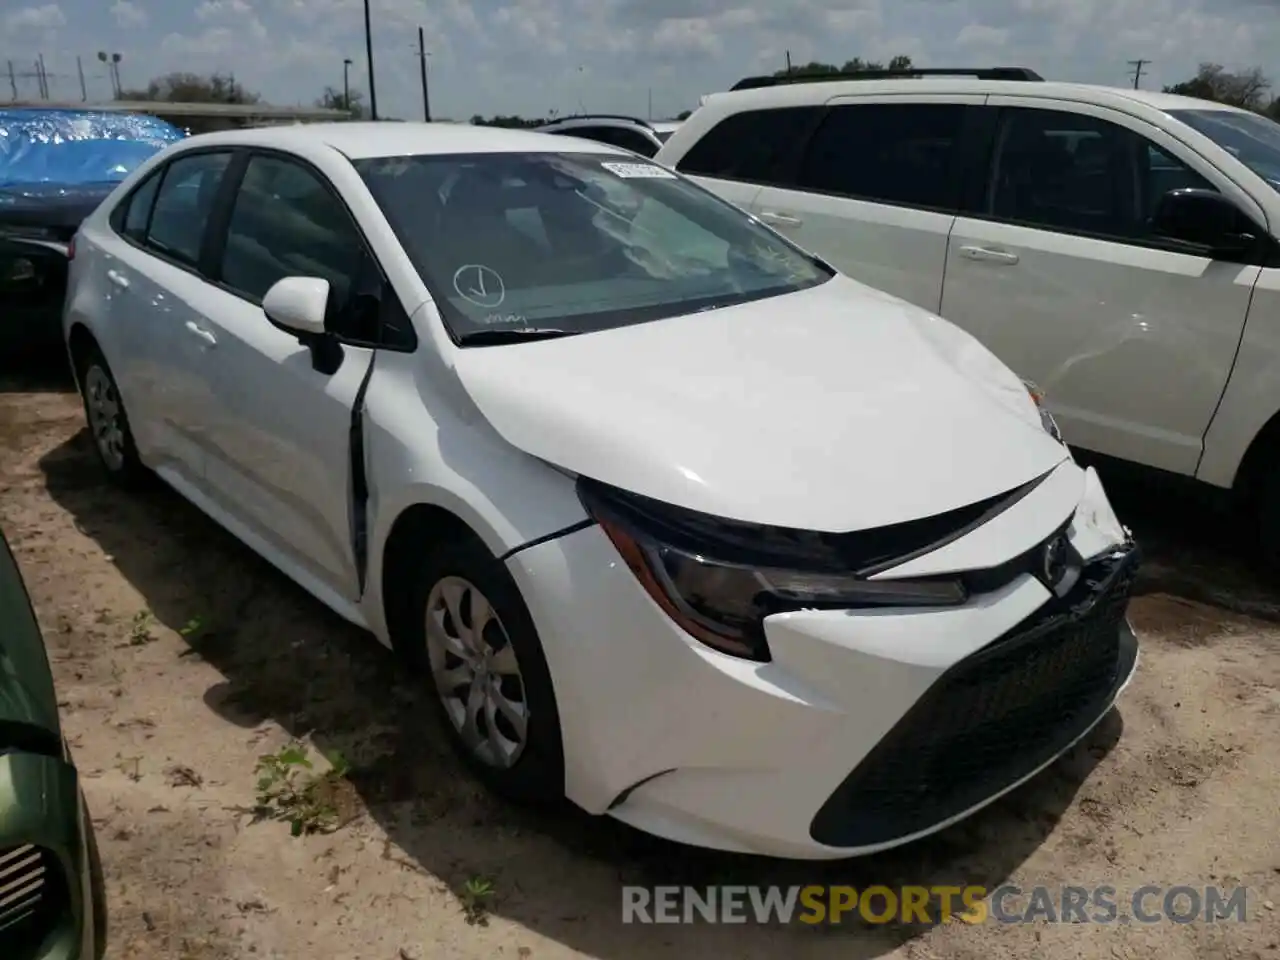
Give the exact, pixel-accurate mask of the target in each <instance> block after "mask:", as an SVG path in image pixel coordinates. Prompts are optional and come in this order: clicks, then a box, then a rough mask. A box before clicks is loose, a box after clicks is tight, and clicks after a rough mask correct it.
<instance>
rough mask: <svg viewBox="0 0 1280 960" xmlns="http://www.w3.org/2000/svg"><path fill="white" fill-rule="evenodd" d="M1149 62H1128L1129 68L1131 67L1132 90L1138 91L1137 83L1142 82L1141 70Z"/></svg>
mask: <svg viewBox="0 0 1280 960" xmlns="http://www.w3.org/2000/svg"><path fill="white" fill-rule="evenodd" d="M1150 62H1151V61H1150V60H1130V61H1129V66H1131V67H1133V89H1135V90H1137V89H1138V82H1139V81H1140V80H1142V68H1143V67H1145V66H1146V65H1147V64H1148V63H1150Z"/></svg>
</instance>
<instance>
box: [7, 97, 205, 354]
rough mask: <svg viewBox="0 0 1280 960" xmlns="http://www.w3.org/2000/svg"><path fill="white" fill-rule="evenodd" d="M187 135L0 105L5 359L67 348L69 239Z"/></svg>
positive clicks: (122, 118) (122, 120)
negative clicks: (138, 171) (119, 187)
mask: <svg viewBox="0 0 1280 960" xmlns="http://www.w3.org/2000/svg"><path fill="white" fill-rule="evenodd" d="M182 136H183V134H182V132H181V131H179V130H178V129H177V128H176V127H173V126H171V125H170V124H168V123H165V122H164V121H163V120H158V119H156V118H155V117H148V116H142V115H139V114H129V113H111V112H102V111H90V110H39V109H28V108H22V109H0V356H4V357H13V356H14V355H15V354H19V353H41V352H46V351H50V350H57V349H58V348H59V347H60V346H61V343H62V324H61V320H62V301H63V297H64V296H65V294H66V277H67V259H68V244H69V243H70V240H71V237H72V236H73V235H74V234H75V232H76V229H77V228H78V227H79V226H80V221H81V220H83V219H84V218H85V217H86V216H88V215H89V214H90V213H91V212H92V211H93V209H94V208H95V207H96V206H97V205H98V204H99V203H101V202H102V199H103V197H105V196H106V195H107V194H108V193H110V192H111V190H112V189H114V187H115V186H116V184H118V183H119V182H120V181H121V180H123V179H124V178H125V177H126V176H127V175H128V174H129V173H130V172H132V171H133V169H134V168H135V167H136V166H137V165H138V164H139V163H141V162H142V161H143V160H145V159H147V158H148V157H150V156H151V155H152V154H154V153H155V152H156V151H157V150H160V149H161V148H163V147H165V146H167V145H168V144H170V143H173V142H174V141H175V140H178V139H181V138H182Z"/></svg>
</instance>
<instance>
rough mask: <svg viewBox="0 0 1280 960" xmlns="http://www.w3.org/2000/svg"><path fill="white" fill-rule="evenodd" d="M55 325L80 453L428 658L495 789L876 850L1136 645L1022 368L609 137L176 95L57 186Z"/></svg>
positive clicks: (1096, 697) (1120, 570)
mask: <svg viewBox="0 0 1280 960" xmlns="http://www.w3.org/2000/svg"><path fill="white" fill-rule="evenodd" d="M65 333H66V339H67V345H68V349H69V351H70V355H71V359H72V361H73V364H74V368H75V371H76V376H77V380H78V383H79V386H80V390H81V392H82V394H83V397H84V402H85V411H86V416H87V418H88V422H89V426H90V428H91V432H92V435H93V437H94V440H95V444H96V448H97V451H98V454H99V456H100V457H101V460H102V463H103V465H104V467H105V469H106V471H107V473H108V474H109V475H110V476H111V477H113V478H115V479H117V480H119V481H120V482H122V483H125V484H130V483H133V482H135V481H137V480H139V479H141V478H145V477H147V476H148V475H150V474H156V475H159V477H161V478H162V479H163V480H164V481H166V482H167V483H168V484H170V485H171V486H173V487H174V488H175V489H177V490H178V491H179V492H180V493H181V494H182V495H183V496H185V497H187V498H188V499H189V500H191V501H192V502H193V503H194V504H196V505H197V506H198V507H199V508H200V509H202V510H203V511H205V512H206V513H208V514H209V515H210V516H211V517H213V518H214V519H215V520H217V521H218V522H219V523H220V524H222V525H223V526H225V527H226V528H227V529H228V530H230V531H231V532H232V533H233V534H235V535H236V536H237V537H239V538H240V539H241V540H243V541H244V542H245V543H246V544H248V545H249V546H250V547H251V548H252V549H254V550H255V551H257V552H259V553H260V554H262V555H263V556H264V557H266V558H267V559H268V560H270V561H271V562H272V563H273V564H275V565H276V566H277V567H279V568H280V569H281V570H282V571H284V572H285V573H286V574H287V575H288V576H290V577H291V578H293V579H294V580H296V581H297V582H298V583H299V584H301V585H302V586H303V587H305V588H306V589H307V590H309V591H310V592H311V593H312V594H314V595H315V596H316V597H317V598H318V599H319V600H320V601H321V602H323V603H325V604H326V605H328V606H329V607H331V608H333V609H334V610H335V611H337V612H338V613H339V614H341V615H342V616H344V617H345V618H347V619H348V620H350V621H351V622H353V623H355V624H358V625H359V626H361V627H364V628H367V629H368V630H369V631H371V632H372V633H373V634H374V635H375V636H376V637H377V638H378V639H379V640H381V641H382V642H383V643H385V644H387V645H389V646H390V647H392V648H393V649H394V650H396V651H397V652H398V653H399V654H400V655H401V656H402V657H403V658H404V660H405V661H407V662H408V664H410V665H411V666H412V667H415V668H419V669H420V670H421V671H422V675H423V677H424V681H425V682H426V683H427V685H428V686H429V689H430V690H431V691H432V694H433V697H434V699H435V701H436V702H437V703H438V705H439V707H440V712H441V717H442V720H443V728H444V729H445V730H446V731H447V733H448V735H449V736H450V737H451V738H452V740H453V741H454V744H455V746H456V747H457V748H458V749H459V750H460V751H461V753H462V755H463V756H464V757H465V758H466V759H467V760H468V761H470V763H471V765H472V766H473V768H474V769H475V770H476V771H477V773H478V775H479V776H480V777H482V778H483V779H484V780H485V781H486V782H487V783H488V784H489V785H490V786H492V787H493V788H495V789H497V790H498V791H500V792H502V793H504V794H506V795H508V796H512V797H516V798H521V799H525V800H543V799H555V798H559V797H563V796H566V795H567V796H568V797H569V798H570V799H571V800H572V801H574V802H575V803H577V804H578V805H579V806H580V807H582V808H583V809H585V810H587V811H589V812H591V813H595V814H609V815H612V816H614V817H617V818H618V819H620V820H623V821H625V822H627V823H630V824H632V825H634V826H636V827H639V828H641V829H643V830H648V831H650V832H652V833H655V834H660V835H662V836H666V837H669V838H672V839H675V840H679V841H684V842H688V843H693V844H699V845H705V846H709V847H716V848H721V849H726V850H736V851H749V852H756V853H764V854H772V855H781V856H794V857H811V858H829V857H842V856H848V855H853V854H860V853H867V852H871V851H875V850H879V849H883V848H886V847H890V846H893V845H896V844H899V843H903V842H905V841H908V840H911V839H913V838H916V837H920V836H923V835H925V834H927V833H930V832H932V831H935V830H938V829H940V828H942V827H944V826H946V825H947V824H950V823H952V822H954V821H956V820H959V819H961V818H962V817H964V816H966V815H968V814H970V813H972V812H973V811H974V810H976V809H978V808H980V807H982V806H983V805H985V804H987V803H989V802H991V801H992V800H993V799H994V798H996V797H997V796H999V795H1001V794H1002V793H1004V792H1006V791H1008V790H1010V789H1012V788H1013V787H1014V786H1016V785H1017V784H1019V783H1021V782H1022V781H1024V780H1026V779H1027V778H1029V777H1031V776H1032V775H1033V774H1035V773H1036V772H1037V771H1038V770H1040V769H1041V768H1043V767H1044V766H1046V765H1047V764H1049V763H1050V762H1051V761H1052V760H1053V759H1054V758H1055V757H1056V756H1058V755H1059V754H1060V753H1062V752H1063V751H1064V750H1066V749H1067V748H1068V747H1069V746H1070V745H1071V744H1073V743H1074V742H1076V741H1077V740H1078V739H1079V738H1081V737H1082V736H1083V735H1084V734H1085V733H1086V732H1087V731H1088V730H1089V729H1090V728H1091V727H1092V726H1093V725H1094V724H1095V723H1096V722H1097V721H1098V720H1099V719H1100V718H1101V717H1102V716H1103V715H1105V714H1106V712H1107V711H1108V710H1109V709H1110V707H1111V705H1112V703H1113V702H1114V700H1115V698H1116V696H1117V694H1118V693H1119V691H1120V690H1121V688H1122V687H1123V686H1124V685H1125V683H1126V682H1127V681H1128V679H1129V677H1130V676H1131V674H1132V672H1133V669H1134V667H1135V664H1136V659H1137V643H1136V640H1135V638H1134V636H1133V634H1132V632H1131V631H1130V630H1129V628H1128V626H1127V622H1126V617H1125V610H1126V606H1127V602H1128V597H1129V593H1130V589H1131V582H1132V576H1133V571H1134V568H1135V564H1136V562H1137V560H1136V558H1137V551H1136V548H1135V546H1134V544H1133V543H1132V541H1131V539H1130V537H1129V535H1128V532H1127V531H1126V529H1125V528H1124V527H1123V526H1122V525H1121V524H1120V523H1119V522H1117V520H1116V518H1115V515H1114V514H1113V512H1112V510H1111V508H1110V506H1109V505H1108V502H1107V499H1106V497H1105V495H1104V493H1103V491H1102V488H1101V486H1100V485H1099V483H1098V480H1097V477H1096V475H1095V474H1094V473H1093V472H1092V471H1090V470H1084V469H1081V468H1080V467H1079V466H1077V465H1076V464H1075V463H1074V462H1073V460H1072V459H1071V456H1070V454H1069V453H1068V451H1067V450H1066V448H1065V447H1064V446H1063V445H1062V444H1061V442H1060V441H1059V438H1058V437H1057V435H1056V429H1055V428H1054V426H1053V423H1052V421H1051V419H1049V418H1047V417H1046V416H1045V415H1043V414H1042V412H1041V410H1040V409H1039V407H1038V402H1037V398H1036V397H1035V396H1034V395H1033V394H1032V393H1031V392H1029V390H1028V388H1027V386H1026V385H1025V384H1023V383H1022V382H1021V381H1020V380H1019V379H1018V378H1017V377H1015V376H1014V375H1013V374H1012V373H1011V372H1010V371H1009V370H1008V369H1007V368H1006V367H1005V366H1004V365H1003V364H1001V363H1000V362H999V361H998V360H997V359H996V358H995V357H994V356H992V354H991V353H989V352H988V351H987V350H986V349H984V348H983V347H981V346H980V345H979V344H978V343H977V342H976V341H975V340H974V339H973V338H972V337H970V336H969V335H967V334H965V333H963V332H961V331H960V330H959V329H957V328H956V327H954V326H952V325H951V324H949V323H947V322H945V321H943V320H942V319H940V318H938V317H936V316H932V315H930V314H928V313H926V312H925V311H923V310H920V309H917V308H915V307H912V306H909V305H907V304H906V303H904V302H903V301H901V300H898V299H896V298H894V297H890V296H888V295H886V294H883V293H880V292H878V291H876V290H873V289H871V288H869V287H866V286H863V285H862V284H859V283H857V282H855V281H853V280H850V279H848V278H846V277H844V276H842V275H840V274H838V273H836V272H835V271H834V270H832V269H831V268H830V267H829V266H828V265H827V264H825V263H824V262H822V261H821V260H819V259H817V258H815V257H812V256H810V255H809V254H807V253H805V252H803V251H802V250H800V249H798V248H797V247H795V246H794V245H792V244H791V243H790V242H788V241H786V240H784V239H782V238H781V237H780V236H778V235H777V234H776V233H775V232H773V231H772V230H770V229H768V228H766V227H764V226H762V225H761V224H759V223H758V222H757V221H755V220H754V219H752V218H751V217H749V216H748V215H747V214H745V213H743V212H742V211H741V210H739V209H737V208H736V207H734V206H731V205H730V204H728V203H726V202H724V201H722V200H719V199H717V198H716V197H714V196H712V195H711V194H710V193H708V192H707V191H705V190H703V189H702V188H701V187H699V186H697V185H695V184H694V183H692V182H690V181H689V180H687V179H685V178H683V177H681V176H679V175H676V174H674V173H672V172H670V171H669V170H667V169H665V168H663V167H659V166H655V165H653V164H651V163H649V162H644V161H640V160H638V158H636V157H635V156H634V155H631V154H627V153H623V152H621V151H618V150H615V149H614V148H611V147H608V146H605V145H602V144H600V145H593V144H587V143H585V142H584V143H577V142H570V141H566V139H565V138H563V137H557V136H552V135H542V134H536V133H529V132H516V131H506V130H497V129H484V128H478V127H469V126H462V125H451V124H450V125H424V124H413V123H406V124H378V123H373V124H361V123H344V124H339V125H331V126H330V125H315V126H297V127H288V128H275V129H261V130H240V131H234V132H226V133H217V134H210V135H205V136H197V137H192V138H191V139H188V140H185V141H183V142H182V143H181V144H177V145H175V146H174V147H171V148H169V149H167V150H166V151H165V152H163V153H161V154H159V155H157V156H156V157H155V158H154V159H152V160H151V161H150V162H149V163H147V164H145V165H144V166H142V167H141V168H139V169H138V170H137V171H136V172H135V173H134V174H133V175H132V176H130V177H129V178H128V179H127V180H126V181H124V183H123V184H122V185H121V186H120V187H119V188H118V189H117V190H116V191H115V192H114V193H113V194H112V195H111V196H110V197H109V198H108V199H107V201H106V202H104V203H103V205H102V206H101V207H100V208H99V209H98V210H97V211H96V212H95V213H94V214H93V215H92V216H90V217H89V218H88V219H87V220H86V221H85V222H84V225H83V226H82V228H81V230H80V232H79V234H78V235H77V237H76V239H75V244H74V253H73V261H72V270H71V277H70V287H69V292H68V297H67V304H66V316H65Z"/></svg>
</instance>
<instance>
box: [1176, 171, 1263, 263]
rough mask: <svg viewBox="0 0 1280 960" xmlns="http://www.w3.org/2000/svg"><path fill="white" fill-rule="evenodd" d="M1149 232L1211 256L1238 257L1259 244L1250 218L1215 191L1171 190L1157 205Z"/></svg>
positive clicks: (1187, 188) (1191, 188)
mask: <svg viewBox="0 0 1280 960" xmlns="http://www.w3.org/2000/svg"><path fill="white" fill-rule="evenodd" d="M1151 227H1152V230H1153V231H1154V232H1155V233H1156V234H1158V235H1160V236H1162V237H1167V238H1169V239H1170V240H1180V241H1182V242H1183V243H1188V244H1194V245H1195V246H1197V247H1202V248H1204V250H1205V251H1206V252H1207V253H1208V255H1209V256H1212V257H1218V258H1222V257H1237V256H1241V255H1242V254H1245V253H1247V252H1249V251H1250V250H1252V249H1253V247H1254V245H1255V244H1256V243H1257V242H1258V238H1257V236H1256V234H1254V233H1253V232H1252V227H1251V224H1250V222H1249V218H1248V217H1247V216H1245V214H1244V213H1243V212H1242V211H1241V210H1240V208H1239V207H1237V206H1236V205H1235V204H1234V203H1233V202H1232V201H1231V200H1230V199H1228V198H1227V197H1224V196H1223V195H1222V194H1220V193H1218V192H1216V191H1214V190H1200V189H1197V188H1193V187H1184V188H1182V189H1178V190H1170V191H1169V192H1168V193H1166V194H1165V195H1164V196H1163V197H1161V198H1160V202H1159V203H1158V204H1156V211H1155V214H1154V215H1153V216H1152V218H1151Z"/></svg>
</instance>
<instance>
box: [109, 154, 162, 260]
mask: <svg viewBox="0 0 1280 960" xmlns="http://www.w3.org/2000/svg"><path fill="white" fill-rule="evenodd" d="M163 173H164V171H163V170H157V171H156V172H155V173H153V174H151V176H149V177H147V179H146V180H144V181H143V182H142V185H141V186H139V187H138V188H137V189H136V190H134V191H133V193H132V194H130V196H129V199H128V200H126V201H125V212H124V223H123V224H122V226H121V231H120V232H121V233H123V234H124V235H125V236H126V237H130V238H131V239H133V240H137V241H138V242H139V243H141V242H142V241H143V240H145V239H146V235H147V221H148V220H150V219H151V206H152V204H154V203H155V199H156V189H157V188H158V187H159V186H160V177H161V176H162V175H163Z"/></svg>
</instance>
